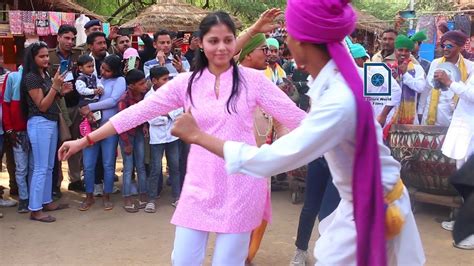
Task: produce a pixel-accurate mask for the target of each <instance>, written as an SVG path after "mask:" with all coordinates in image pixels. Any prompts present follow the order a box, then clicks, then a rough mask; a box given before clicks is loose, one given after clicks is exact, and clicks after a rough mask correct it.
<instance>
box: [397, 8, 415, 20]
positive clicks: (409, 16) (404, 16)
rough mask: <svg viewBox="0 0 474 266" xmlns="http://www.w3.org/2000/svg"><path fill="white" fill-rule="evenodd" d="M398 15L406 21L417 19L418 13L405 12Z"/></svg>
mask: <svg viewBox="0 0 474 266" xmlns="http://www.w3.org/2000/svg"><path fill="white" fill-rule="evenodd" d="M398 15H400V17H402V18H404V19H410V18H415V17H416V12H415V10H404V11H400V12H398Z"/></svg>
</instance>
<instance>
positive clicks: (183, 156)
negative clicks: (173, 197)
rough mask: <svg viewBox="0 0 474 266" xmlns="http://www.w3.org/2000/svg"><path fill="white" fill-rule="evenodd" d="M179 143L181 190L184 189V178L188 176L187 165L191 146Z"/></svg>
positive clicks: (180, 141)
mask: <svg viewBox="0 0 474 266" xmlns="http://www.w3.org/2000/svg"><path fill="white" fill-rule="evenodd" d="M178 141H179V175H180V177H179V179H180V182H181V188H183V184H184V177H185V176H186V171H187V169H186V168H187V165H188V155H189V149H190V148H191V145H189V144H187V143H186V142H184V141H182V140H178Z"/></svg>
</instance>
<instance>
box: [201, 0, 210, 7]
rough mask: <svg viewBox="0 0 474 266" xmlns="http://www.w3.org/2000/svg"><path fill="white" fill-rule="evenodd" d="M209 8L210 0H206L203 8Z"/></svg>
mask: <svg viewBox="0 0 474 266" xmlns="http://www.w3.org/2000/svg"><path fill="white" fill-rule="evenodd" d="M208 8H209V0H206V2H205V3H204V5H203V6H202V9H208Z"/></svg>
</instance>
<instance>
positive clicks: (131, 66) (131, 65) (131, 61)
mask: <svg viewBox="0 0 474 266" xmlns="http://www.w3.org/2000/svg"><path fill="white" fill-rule="evenodd" d="M136 61H137V57H136V56H132V57H130V58H129V59H128V65H127V69H128V70H129V71H130V70H132V69H134V68H135V62H136Z"/></svg>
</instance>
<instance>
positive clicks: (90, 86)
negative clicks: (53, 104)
mask: <svg viewBox="0 0 474 266" xmlns="http://www.w3.org/2000/svg"><path fill="white" fill-rule="evenodd" d="M77 67H78V70H79V77H77V79H76V90H77V92H78V93H79V94H80V95H81V98H80V100H79V107H82V106H85V105H88V104H89V103H95V102H97V101H99V98H100V95H102V94H103V93H104V87H103V86H102V84H101V83H100V80H99V81H98V80H97V77H96V76H95V74H94V68H95V66H94V59H93V58H92V57H91V56H89V55H81V56H80V57H79V58H78V59H77ZM99 120H100V112H95V113H89V115H88V116H87V117H84V120H83V121H82V123H81V124H80V126H79V128H80V132H81V135H82V136H85V135H87V134H88V133H90V132H91V131H92V130H93V129H97V128H98V127H99V123H98V122H99Z"/></svg>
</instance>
